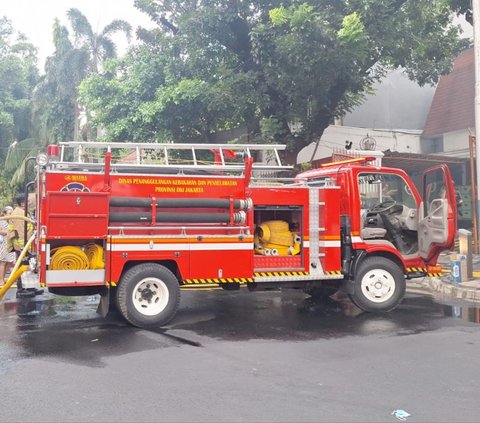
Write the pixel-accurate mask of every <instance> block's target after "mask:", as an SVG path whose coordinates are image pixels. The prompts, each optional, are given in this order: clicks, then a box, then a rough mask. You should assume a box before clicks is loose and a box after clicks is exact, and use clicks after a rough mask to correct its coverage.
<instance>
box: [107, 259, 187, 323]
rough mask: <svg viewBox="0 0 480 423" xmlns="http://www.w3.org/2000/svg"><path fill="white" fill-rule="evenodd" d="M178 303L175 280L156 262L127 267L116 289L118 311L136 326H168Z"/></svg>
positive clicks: (178, 290) (177, 286)
mask: <svg viewBox="0 0 480 423" xmlns="http://www.w3.org/2000/svg"><path fill="white" fill-rule="evenodd" d="M179 303H180V286H179V284H178V280H177V278H176V277H175V275H174V274H173V273H172V272H171V271H170V270H168V269H167V268H166V267H164V266H162V265H160V264H157V263H143V264H139V265H137V266H134V267H132V268H130V269H129V270H127V271H126V272H125V273H124V275H123V276H122V279H121V281H120V284H119V286H118V287H117V306H118V310H119V311H120V313H121V314H122V316H123V317H124V318H125V319H126V320H128V321H129V322H130V323H131V324H132V325H134V326H137V327H141V328H148V327H159V326H162V325H165V324H167V323H168V322H169V321H170V320H171V319H173V317H174V316H175V313H176V312H177V309H178V306H179Z"/></svg>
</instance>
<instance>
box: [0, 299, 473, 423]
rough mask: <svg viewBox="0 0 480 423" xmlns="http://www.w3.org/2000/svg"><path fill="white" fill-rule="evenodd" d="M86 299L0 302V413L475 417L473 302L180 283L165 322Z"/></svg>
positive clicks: (34, 417) (17, 417) (148, 417)
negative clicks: (133, 321)
mask: <svg viewBox="0 0 480 423" xmlns="http://www.w3.org/2000/svg"><path fill="white" fill-rule="evenodd" d="M91 299H92V298H89V297H75V298H68V297H55V296H53V295H51V294H48V293H47V294H44V295H42V296H38V297H36V298H35V299H18V300H17V299H15V298H14V292H13V291H10V292H9V294H8V297H7V298H6V300H4V302H2V303H1V304H0V377H1V381H2V382H1V384H0V395H1V398H2V399H3V400H4V401H3V405H2V407H0V421H1V422H8V421H116V422H123V421H139V422H140V421H185V422H186V421H396V418H395V417H394V416H392V415H391V413H392V412H393V410H396V409H403V410H406V411H407V412H408V413H410V414H411V416H410V417H408V421H478V419H479V416H480V406H479V405H478V404H479V403H478V400H477V397H478V391H479V389H480V355H479V354H478V351H479V347H480V331H479V328H480V327H479V326H478V323H479V322H480V309H479V308H477V307H475V305H476V306H478V305H479V304H478V303H477V304H473V303H468V302H464V301H457V300H446V301H444V303H443V304H442V303H439V302H437V301H438V299H437V301H436V300H435V299H433V298H431V297H429V296H428V295H422V294H421V293H420V294H419V293H410V294H408V295H407V297H406V299H405V301H404V302H403V303H402V305H401V306H400V307H399V308H398V309H396V310H394V311H393V312H391V313H388V314H381V315H379V314H377V315H375V314H369V313H363V312H361V311H360V310H359V309H358V308H357V307H355V306H354V305H353V304H352V303H351V302H350V301H349V300H348V299H346V298H337V299H335V300H333V299H327V300H324V301H318V300H313V299H311V298H310V297H306V296H305V295H304V294H303V293H301V292H299V291H291V290H290V291H285V292H281V291H273V292H254V293H250V292H247V291H246V290H245V291H244V290H242V291H240V292H228V291H221V290H212V291H184V292H182V301H181V307H180V309H179V312H178V314H177V316H176V318H175V319H174V320H173V322H172V323H171V324H170V325H169V326H168V327H167V328H164V329H158V330H155V331H146V330H141V329H137V328H133V327H131V326H130V325H129V324H128V323H126V322H125V321H124V320H123V319H122V318H121V317H120V316H119V315H118V314H116V313H111V314H109V315H108V316H107V318H105V319H103V318H101V317H99V316H98V315H97V314H96V313H95V310H96V306H97V302H96V300H95V301H89V300H91Z"/></svg>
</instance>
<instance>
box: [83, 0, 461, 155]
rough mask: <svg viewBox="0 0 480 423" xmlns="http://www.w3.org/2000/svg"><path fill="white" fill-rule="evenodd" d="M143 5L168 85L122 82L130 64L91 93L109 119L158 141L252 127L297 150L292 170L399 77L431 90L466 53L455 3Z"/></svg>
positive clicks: (87, 95) (148, 37)
mask: <svg viewBox="0 0 480 423" xmlns="http://www.w3.org/2000/svg"><path fill="white" fill-rule="evenodd" d="M451 1H455V0H451ZM135 5H136V7H138V8H139V9H140V10H141V11H143V12H145V13H147V14H148V15H149V16H150V17H151V18H152V20H153V21H154V22H156V23H157V24H158V28H156V29H154V30H153V31H146V30H143V31H140V32H139V33H138V34H139V36H140V37H141V38H142V40H143V42H144V46H145V49H146V50H145V52H144V54H146V55H148V54H160V55H161V57H162V62H163V63H162V65H163V69H162V72H161V75H162V76H163V78H160V79H157V80H155V81H154V82H153V84H154V85H151V84H152V81H151V79H149V78H145V79H142V78H139V77H138V74H136V73H135V72H127V73H123V74H122V75H121V76H118V74H117V72H118V70H119V69H120V68H121V65H120V64H117V65H112V69H111V71H112V72H110V73H109V74H108V75H105V76H102V77H99V78H96V79H95V80H94V82H92V81H90V83H89V84H86V85H85V89H84V90H82V93H83V95H84V99H85V100H84V101H86V103H87V104H88V105H89V107H91V108H92V110H94V111H95V113H97V117H98V120H99V122H101V123H102V124H103V125H104V126H105V127H107V128H115V127H118V125H117V124H118V122H123V124H125V123H126V122H128V125H129V127H128V128H127V127H126V126H125V125H124V129H125V130H126V132H124V134H127V133H129V134H142V129H141V128H148V133H149V134H150V137H151V138H170V139H173V140H175V141H187V140H191V139H195V137H197V138H198V139H205V140H209V139H211V138H212V134H214V133H215V132H217V131H221V130H225V129H232V128H235V127H239V126H246V128H247V129H248V133H249V138H250V139H256V138H258V139H262V140H266V139H267V140H272V141H276V142H282V143H287V145H288V146H289V153H290V157H289V161H290V162H294V160H295V157H296V155H297V153H298V151H300V149H302V148H303V147H304V146H306V145H308V144H309V143H310V142H312V141H314V140H318V139H319V138H320V136H321V135H322V133H323V131H324V129H325V128H326V127H327V126H328V125H329V123H330V122H331V121H332V120H333V118H334V117H336V116H340V115H342V114H344V113H345V112H346V111H348V110H350V109H351V108H352V107H353V106H354V105H356V104H359V102H361V101H362V98H363V96H364V94H365V93H366V92H367V91H368V90H369V89H370V88H371V86H372V84H373V82H375V81H377V80H379V79H380V78H382V77H383V76H384V75H385V74H386V72H388V71H389V70H391V69H395V68H398V67H402V68H403V69H405V72H406V73H407V74H408V76H409V77H410V78H412V79H414V80H416V81H418V82H419V83H420V84H428V83H434V82H435V81H436V80H437V79H438V77H439V75H441V74H443V73H446V72H448V71H449V69H450V66H451V62H452V59H453V57H454V56H455V54H457V52H458V51H459V50H460V49H461V48H462V47H463V44H462V42H461V41H459V39H458V31H459V30H458V28H456V27H455V26H454V25H453V23H452V13H451V11H452V9H451V5H450V2H449V1H448V0H441V1H435V2H432V1H431V0H354V1H347V0H344V1H339V0H311V1H309V2H303V3H301V2H293V1H287V2H285V1H280V0H268V1H265V0H259V1H255V2H253V1H250V2H249V1H232V0H220V1H215V2H213V1H210V0H207V1H205V2H202V3H197V2H188V1H185V0H170V1H166V2H157V1H155V0H136V1H135ZM131 60H135V59H134V56H131ZM148 62H149V63H151V60H149V61H148ZM129 66H130V67H131V68H132V69H133V68H136V69H138V68H139V67H140V65H139V64H135V63H130V65H129ZM134 81H135V82H134ZM120 82H121V85H122V86H121V87H120V85H119V84H120ZM129 84H130V86H131V87H133V86H135V84H142V85H143V84H147V85H143V88H142V89H141V91H143V92H148V95H147V96H146V97H145V98H143V99H141V100H140V99H139V98H137V99H135V100H133V99H132V98H131V97H130V96H131V95H134V90H133V91H128V90H127V91H125V87H124V86H125V85H127V86H128V85H129ZM148 84H150V85H148ZM112 87H116V88H115V90H112ZM135 89H136V90H138V87H136V88H135ZM105 90H107V91H108V90H110V91H109V94H110V97H109V101H110V102H111V103H112V104H115V113H103V112H102V110H103V108H104V107H105V106H108V105H106V104H105V102H104V101H102V100H101V99H99V97H100V94H97V93H101V92H104V91H105ZM96 92H97V93H96ZM120 94H121V95H120ZM139 100H140V102H139ZM132 104H135V106H136V109H135V111H132V110H131V108H130V106H131V105H132ZM102 113H103V114H102ZM117 133H118V132H117ZM111 135H114V132H111V133H109V136H111Z"/></svg>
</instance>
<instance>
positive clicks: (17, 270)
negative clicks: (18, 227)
mask: <svg viewBox="0 0 480 423" xmlns="http://www.w3.org/2000/svg"><path fill="white" fill-rule="evenodd" d="M27 219H28V218H27ZM35 237H36V232H33V234H32V236H31V237H30V239H29V240H28V241H27V243H26V244H25V246H24V247H23V250H22V252H21V253H20V255H19V257H18V259H17V261H16V263H15V266H14V267H13V269H12V272H11V273H10V276H9V278H8V280H7V282H6V283H5V285H4V286H2V287H1V288H0V300H1V299H2V298H3V296H4V295H5V293H6V292H7V291H8V290H9V289H10V287H11V286H12V285H13V283H14V282H15V281H16V280H17V279H18V278H19V277H20V276H21V275H22V273H23V272H25V271H27V270H28V268H29V266H27V265H26V264H24V265H21V263H22V261H23V259H24V258H25V255H26V254H27V252H28V250H29V249H30V247H31V246H32V243H33V241H34V240H35Z"/></svg>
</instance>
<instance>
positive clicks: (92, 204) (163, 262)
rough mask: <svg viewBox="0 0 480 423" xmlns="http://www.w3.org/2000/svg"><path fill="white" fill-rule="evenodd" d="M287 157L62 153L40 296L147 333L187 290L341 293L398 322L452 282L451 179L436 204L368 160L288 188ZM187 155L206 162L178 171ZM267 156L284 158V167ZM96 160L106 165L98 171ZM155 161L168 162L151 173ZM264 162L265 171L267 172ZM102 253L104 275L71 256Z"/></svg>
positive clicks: (44, 231)
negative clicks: (415, 290)
mask: <svg viewBox="0 0 480 423" xmlns="http://www.w3.org/2000/svg"><path fill="white" fill-rule="evenodd" d="M127 148H130V149H133V150H134V151H135V152H136V154H134V160H133V161H134V162H133V163H129V162H126V161H125V157H128V155H127V154H126V153H125V150H126V149H127ZM178 148H179V149H180V153H179V151H177V150H176V149H178ZM69 149H70V150H71V152H69ZM88 149H90V150H88ZM189 149H190V150H189ZM230 149H232V150H230ZM281 149H282V147H281V146H238V145H229V146H208V145H207V146H205V145H201V146H200V145H192V146H188V147H186V146H185V145H180V147H179V145H175V144H158V145H157V144H155V145H153V144H146V145H145V144H120V143H115V144H110V145H108V144H101V143H62V144H61V151H59V150H58V148H56V147H55V148H52V149H51V150H49V151H50V157H49V162H48V164H45V163H44V162H43V164H39V165H37V177H36V219H37V225H36V226H37V238H36V241H35V252H34V256H35V257H36V261H35V263H36V264H35V266H34V272H36V274H38V279H39V283H40V285H41V286H43V287H47V288H48V289H49V290H50V291H51V292H53V293H57V294H63V295H82V294H95V293H99V294H101V298H102V300H101V305H102V304H103V310H104V311H105V310H106V309H107V308H108V307H107V305H108V303H110V304H111V303H115V304H116V305H117V307H118V309H119V310H120V312H121V313H122V314H123V316H124V317H125V318H126V319H127V320H128V321H130V322H131V323H132V324H134V325H137V326H142V327H145V326H158V325H163V324H165V323H166V322H168V321H169V320H170V319H171V318H173V316H174V314H175V311H176V309H177V307H178V303H179V298H180V288H181V287H185V286H191V285H198V286H207V285H208V286H210V285H212V284H215V285H217V286H220V287H222V288H225V289H234V288H239V287H241V286H247V287H248V288H249V289H251V290H255V289H261V288H262V287H264V288H265V287H268V288H271V287H272V286H274V287H275V286H288V287H294V288H302V289H304V290H305V291H306V292H307V293H310V294H312V295H315V294H318V293H319V292H321V291H322V289H324V288H325V287H328V288H329V289H330V290H335V289H343V290H344V291H346V292H347V293H349V295H350V296H351V298H352V300H353V301H354V302H355V303H356V304H357V305H358V306H359V307H361V308H362V309H364V310H366V311H386V310H390V309H392V308H394V307H395V306H397V305H398V304H399V303H400V302H401V300H402V298H403V295H404V292H405V283H406V280H408V279H410V278H413V277H420V276H425V275H427V274H429V273H437V272H438V268H437V267H436V260H437V258H438V254H439V253H440V251H442V250H444V249H449V248H450V247H451V246H452V245H453V242H454V235H455V232H456V210H455V198H454V192H453V183H452V179H451V176H450V174H449V172H448V169H447V168H446V167H441V168H436V169H433V170H431V171H430V172H428V173H427V174H426V176H425V184H424V186H425V188H424V191H425V194H424V195H426V196H430V198H429V199H428V200H427V201H428V204H427V203H426V202H424V201H423V200H422V196H421V195H420V194H419V193H418V191H417V189H416V187H415V186H414V185H413V183H412V181H411V180H410V178H409V177H408V175H407V174H406V173H405V172H403V171H402V170H400V169H390V168H383V167H377V166H372V165H370V163H369V161H368V159H354V160H352V161H346V162H345V161H344V162H339V163H331V164H328V165H326V166H324V167H322V168H320V169H313V170H310V171H307V172H303V173H301V174H299V175H297V176H296V177H295V178H294V179H293V178H290V179H288V178H278V177H276V176H275V174H274V173H273V172H280V171H285V170H286V167H285V166H282V165H281V163H280V159H279V155H278V150H281ZM184 150H185V151H187V152H190V151H191V152H192V155H193V164H192V160H191V161H190V163H191V164H190V165H180V164H178V163H179V162H175V163H173V159H172V157H175V158H176V159H178V157H179V156H180V158H181V156H182V155H183V157H184V156H185V151H184ZM200 150H201V151H202V152H200ZM209 150H211V151H209ZM266 150H271V151H273V153H272V154H270V157H272V155H273V157H274V159H273V162H272V160H270V164H269V162H266V163H265V156H268V155H267V154H265V151H266ZM87 151H89V152H90V154H92V152H95V153H96V156H95V157H96V158H95V159H94V160H93V161H92V160H90V161H89V160H87V159H86V156H87V154H86V152H87ZM151 151H155V152H157V151H159V152H161V153H162V154H163V156H161V157H160V158H159V154H157V156H156V161H155V160H154V161H152V160H150V161H147V160H146V157H147V156H148V155H147V154H146V153H145V152H151ZM232 151H233V153H232ZM227 152H228V154H227ZM208 153H210V155H211V157H212V160H213V161H211V162H210V163H208V164H201V163H204V162H200V160H199V156H202V157H207V156H208ZM262 154H263V159H264V161H263V162H258V161H257V162H254V159H253V158H254V157H258V156H262ZM112 156H113V159H112ZM229 160H232V163H230V162H229ZM40 162H41V161H40ZM41 163H42V162H41ZM199 163H200V164H199ZM272 163H273V164H272ZM387 185H395V187H396V188H395V189H394V190H393V191H391V192H390V194H389V195H393V194H392V192H393V193H395V192H396V195H397V196H398V195H399V199H397V200H394V199H391V198H392V197H387V196H386V195H387V194H384V192H386V191H385V188H386V187H387ZM440 185H442V187H443V194H440ZM433 191H435V192H438V194H433ZM399 193H400V194H399ZM441 195H443V197H441ZM434 196H436V197H435V198H434ZM437 197H438V198H437ZM387 198H388V199H387ZM375 203H376V204H375ZM379 204H380V207H379ZM432 234H433V235H432ZM422 237H423V238H422ZM425 237H426V238H427V239H426V240H425V239H424V238H425ZM92 245H93V247H94V250H96V251H97V252H98V251H99V252H100V253H99V254H100V255H101V257H100V264H98V263H99V260H98V257H97V261H96V262H97V265H93V264H92V263H93V262H92V261H90V262H89V264H86V265H85V266H83V267H81V268H76V267H75V258H74V257H72V256H71V255H69V254H70V253H71V251H74V250H75V252H76V253H78V251H79V250H80V251H82V252H87V253H88V251H89V249H91V248H92ZM56 254H57V257H56V258H55V255H56ZM79 254H80V253H79ZM82 254H83V253H82ZM61 255H63V256H62V257H60V256H61ZM61 258H63V259H64V260H63V261H62V260H59V259H61ZM58 262H60V263H62V264H60V265H58V264H57V263H58ZM322 292H325V290H323V291H322ZM329 292H330V291H329Z"/></svg>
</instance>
